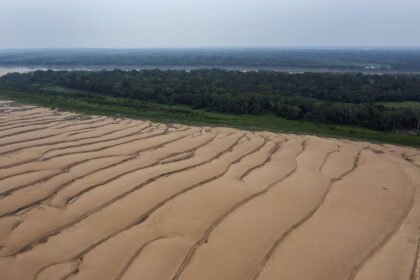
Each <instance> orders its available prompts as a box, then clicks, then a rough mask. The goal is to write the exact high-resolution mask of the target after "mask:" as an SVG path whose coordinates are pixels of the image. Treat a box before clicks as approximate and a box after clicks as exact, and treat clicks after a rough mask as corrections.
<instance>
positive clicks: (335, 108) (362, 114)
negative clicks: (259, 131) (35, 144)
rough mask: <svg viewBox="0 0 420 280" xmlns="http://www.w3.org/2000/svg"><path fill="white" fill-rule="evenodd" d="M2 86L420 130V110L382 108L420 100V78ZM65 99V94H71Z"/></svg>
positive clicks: (77, 75)
mask: <svg viewBox="0 0 420 280" xmlns="http://www.w3.org/2000/svg"><path fill="white" fill-rule="evenodd" d="M0 86H3V87H9V88H19V89H24V90H26V91H29V92H33V94H37V92H43V91H45V90H47V89H48V88H49V87H52V86H61V87H65V88H69V89H73V90H78V95H77V96H79V97H81V98H83V97H89V95H90V94H91V93H95V94H99V95H106V96H113V97H121V98H128V99H136V100H143V101H149V102H156V103H160V104H174V105H175V104H177V105H188V106H191V107H193V108H197V109H206V110H210V111H216V112H223V113H230V114H257V115H258V114H276V115H278V116H281V117H284V118H287V119H295V120H308V121H313V122H320V123H327V124H347V125H356V126H362V127H366V128H370V129H375V130H382V131H393V130H412V131H418V126H419V119H420V111H419V110H417V109H414V108H388V107H386V106H384V105H380V104H377V103H379V102H391V101H392V102H400V101H418V102H420V76H417V75H362V74H316V73H305V74H286V73H278V72H270V71H260V72H247V73H243V72H240V71H224V70H195V71H161V70H144V71H121V70H114V71H99V72H89V71H75V72H68V71H59V72H54V71H36V72H33V73H28V74H8V75H6V76H4V77H2V78H0ZM62 94H65V92H63V93H62Z"/></svg>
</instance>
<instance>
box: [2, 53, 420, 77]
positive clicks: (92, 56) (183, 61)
mask: <svg viewBox="0 0 420 280" xmlns="http://www.w3.org/2000/svg"><path fill="white" fill-rule="evenodd" d="M0 65H2V66H32V67H40V66H46V67H49V68H51V67H70V68H71V67H109V66H112V67H120V68H123V67H127V68H143V67H147V66H149V67H150V66H152V67H162V68H164V67H175V68H188V67H191V68H195V67H199V68H204V67H210V68H211V67H217V68H236V69H237V68H251V69H274V70H275V69H283V70H284V69H291V70H293V69H295V70H296V71H300V70H302V69H308V70H311V71H315V70H317V71H366V72H369V71H370V72H372V71H373V72H388V71H393V72H407V71H408V72H409V71H416V72H419V71H420V50H419V49H368V50H366V49H269V48H260V49H137V50H136V49H133V50H118V49H49V50H9V51H7V50H3V51H1V50H0Z"/></svg>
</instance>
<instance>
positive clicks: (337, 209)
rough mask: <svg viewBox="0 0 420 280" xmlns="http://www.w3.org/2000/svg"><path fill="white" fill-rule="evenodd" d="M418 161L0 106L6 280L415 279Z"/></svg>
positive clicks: (0, 230) (265, 137)
mask: <svg viewBox="0 0 420 280" xmlns="http://www.w3.org/2000/svg"><path fill="white" fill-rule="evenodd" d="M419 203H420V151H419V150H418V149H414V148H403V147H396V146H392V145H376V144H371V143H366V142H351V141H347V140H338V139H327V138H319V137H315V136H301V135H286V134H275V133H270V132H247V131H240V130H235V129H229V128H209V127H204V128H198V127H189V126H180V125H163V124H154V123H150V122H145V121H137V120H128V119H121V118H108V117H95V116H93V117H86V116H80V115H77V114H73V113H65V112H57V111H52V110H49V109H44V108H37V107H34V106H21V105H19V104H15V103H13V102H7V101H0V279H2V280H3V279H5V280H8V279H13V280H15V279H37V280H40V279H124V280H126V279H153V280H154V279H158V280H159V279H191V280H201V279H208V280H213V279H214V280H219V279H225V280H235V279H238V280H243V279H245V280H246V279H285V280H306V279H310V280H318V279H319V280H329V279H331V280H337V279H346V280H347V279H348V280H353V279H355V280H370V279H381V280H382V279H389V280H398V279H407V280H419V279H420V258H419V253H420V252H419V251H420V249H419V247H420V204H419Z"/></svg>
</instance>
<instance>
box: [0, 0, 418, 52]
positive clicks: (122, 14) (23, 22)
mask: <svg viewBox="0 0 420 280" xmlns="http://www.w3.org/2000/svg"><path fill="white" fill-rule="evenodd" d="M154 47H159V48H174V47H175V48H183V47H420V1H419V0H210V1H209V0H152V1H150V0H148V1H146V0H0V48H1V49H12V48H154Z"/></svg>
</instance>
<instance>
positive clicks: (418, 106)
mask: <svg viewBox="0 0 420 280" xmlns="http://www.w3.org/2000/svg"><path fill="white" fill-rule="evenodd" d="M378 104H381V105H384V106H385V107H388V108H410V109H420V102H417V101H404V102H381V103H378Z"/></svg>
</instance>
